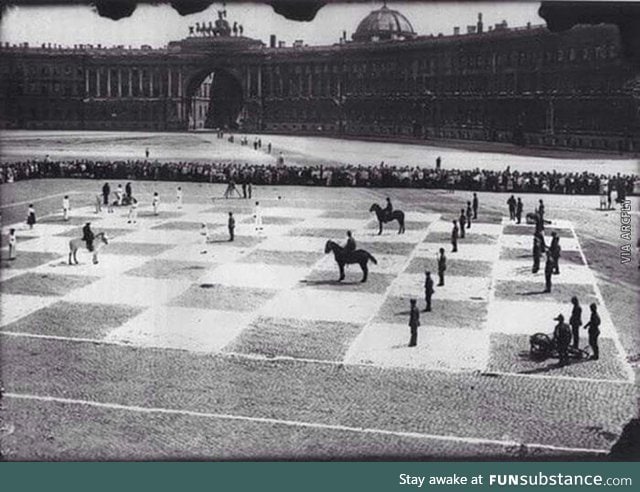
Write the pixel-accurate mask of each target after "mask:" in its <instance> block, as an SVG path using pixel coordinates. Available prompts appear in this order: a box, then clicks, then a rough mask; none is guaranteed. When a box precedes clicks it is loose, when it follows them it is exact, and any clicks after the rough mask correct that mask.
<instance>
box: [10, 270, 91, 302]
mask: <svg viewBox="0 0 640 492" xmlns="http://www.w3.org/2000/svg"><path fill="white" fill-rule="evenodd" d="M96 280H97V277H87V276H80V275H57V274H52V273H25V274H23V275H18V276H17V277H12V278H10V279H8V280H4V281H3V282H0V292H2V293H3V294H20V295H29V296H64V295H66V294H68V293H69V292H71V291H72V290H75V289H79V288H80V287H84V286H86V285H89V284H90V283H92V282H95V281H96Z"/></svg>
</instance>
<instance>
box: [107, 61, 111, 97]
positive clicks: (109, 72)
mask: <svg viewBox="0 0 640 492" xmlns="http://www.w3.org/2000/svg"><path fill="white" fill-rule="evenodd" d="M107 97H111V68H110V67H107Z"/></svg>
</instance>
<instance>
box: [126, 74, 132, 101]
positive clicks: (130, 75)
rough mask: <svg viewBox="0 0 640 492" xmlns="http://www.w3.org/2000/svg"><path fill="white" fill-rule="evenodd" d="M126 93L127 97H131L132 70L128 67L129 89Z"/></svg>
mask: <svg viewBox="0 0 640 492" xmlns="http://www.w3.org/2000/svg"><path fill="white" fill-rule="evenodd" d="M127 92H128V93H129V94H128V96H129V97H132V96H133V69H132V68H131V67H129V87H128V91H127Z"/></svg>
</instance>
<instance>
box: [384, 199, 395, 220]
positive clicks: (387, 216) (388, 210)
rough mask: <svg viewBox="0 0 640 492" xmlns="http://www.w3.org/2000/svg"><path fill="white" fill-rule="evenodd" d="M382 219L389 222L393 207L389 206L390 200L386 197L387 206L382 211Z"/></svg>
mask: <svg viewBox="0 0 640 492" xmlns="http://www.w3.org/2000/svg"><path fill="white" fill-rule="evenodd" d="M383 212H384V217H385V219H386V220H387V221H390V220H391V213H392V212H393V205H391V198H389V197H387V206H386V207H385V208H384V210H383Z"/></svg>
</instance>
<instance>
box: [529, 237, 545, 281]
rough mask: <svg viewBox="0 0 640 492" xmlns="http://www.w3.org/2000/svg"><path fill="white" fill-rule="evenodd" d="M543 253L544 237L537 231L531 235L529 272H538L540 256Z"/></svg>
mask: <svg viewBox="0 0 640 492" xmlns="http://www.w3.org/2000/svg"><path fill="white" fill-rule="evenodd" d="M542 253H544V239H542V237H541V235H540V234H539V233H535V234H534V235H533V267H532V268H531V273H538V270H540V257H541V256H542Z"/></svg>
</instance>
